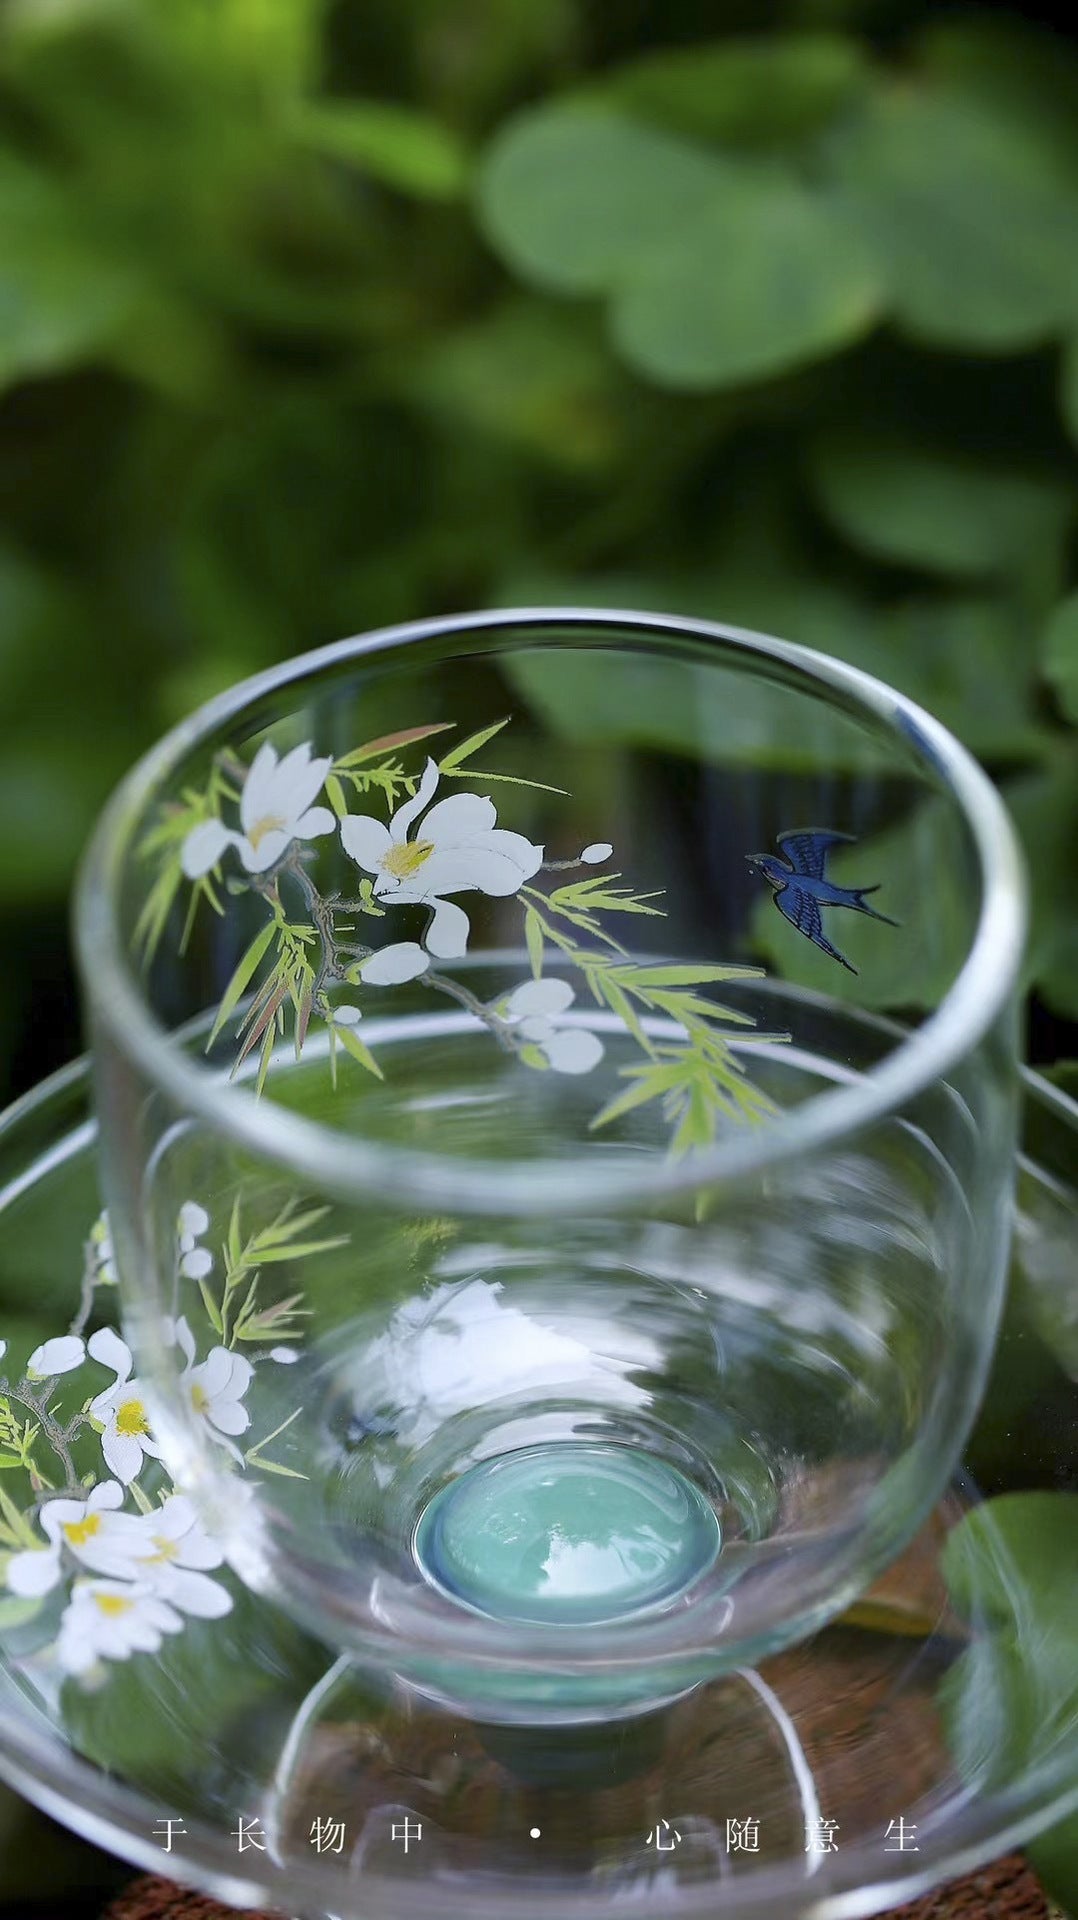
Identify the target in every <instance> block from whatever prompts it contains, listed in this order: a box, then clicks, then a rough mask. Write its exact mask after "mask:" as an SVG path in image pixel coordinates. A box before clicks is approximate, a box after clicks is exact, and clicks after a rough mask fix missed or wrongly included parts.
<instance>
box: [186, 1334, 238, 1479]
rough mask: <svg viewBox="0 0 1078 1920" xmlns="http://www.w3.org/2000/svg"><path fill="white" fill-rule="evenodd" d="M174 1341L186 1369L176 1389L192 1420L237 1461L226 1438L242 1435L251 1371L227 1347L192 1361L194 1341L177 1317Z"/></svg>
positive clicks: (236, 1450)
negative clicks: (180, 1394)
mask: <svg viewBox="0 0 1078 1920" xmlns="http://www.w3.org/2000/svg"><path fill="white" fill-rule="evenodd" d="M176 1341H177V1344H178V1346H179V1348H180V1350H181V1352H182V1353H183V1356H184V1359H185V1361H186V1365H185V1367H184V1370H183V1372H182V1374H181V1375H180V1389H181V1391H182V1392H183V1393H184V1394H185V1395H186V1396H187V1399H188V1401H189V1402H190V1406H191V1411H192V1412H193V1413H194V1415H195V1417H196V1419H198V1420H199V1421H201V1422H203V1423H204V1425H205V1427H206V1431H207V1432H208V1433H209V1435H210V1437H211V1439H213V1440H216V1441H218V1442H219V1444H220V1445H222V1446H224V1447H226V1448H227V1449H228V1451H229V1452H230V1453H231V1454H233V1455H234V1457H235V1458H236V1459H241V1458H242V1455H241V1454H240V1451H239V1448H238V1447H234V1446H233V1445H232V1443H231V1440H230V1439H229V1438H228V1436H229V1435H232V1434H238V1433H246V1431H247V1429H248V1427H249V1426H250V1424H251V1416H250V1414H249V1413H248V1411H247V1408H246V1407H245V1406H244V1404H243V1396H244V1394H245V1393H246V1392H247V1389H248V1387H249V1386H250V1384H251V1381H252V1379H253V1378H254V1368H253V1366H252V1365H251V1362H250V1361H249V1360H248V1359H246V1358H245V1357H244V1355H243V1354H242V1353H230V1352H229V1350H228V1348H227V1347H213V1348H212V1349H211V1350H210V1352H209V1353H208V1354H207V1355H206V1358H205V1360H201V1361H196V1358H195V1351H196V1350H195V1338H194V1335H193V1333H192V1332H191V1329H190V1327H189V1326H188V1324H187V1321H186V1319H184V1318H183V1316H182V1315H181V1317H180V1318H179V1319H178V1320H177V1322H176Z"/></svg>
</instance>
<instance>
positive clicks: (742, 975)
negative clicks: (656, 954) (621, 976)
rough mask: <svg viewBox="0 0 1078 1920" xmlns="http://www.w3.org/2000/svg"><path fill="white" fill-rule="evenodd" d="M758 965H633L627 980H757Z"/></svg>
mask: <svg viewBox="0 0 1078 1920" xmlns="http://www.w3.org/2000/svg"><path fill="white" fill-rule="evenodd" d="M760 972H761V969H760V968H759V967H724V966H711V967H701V966H697V965H696V964H695V962H694V963H691V964H689V965H687V966H676V967H634V968H633V971H632V977H631V980H630V982H629V984H630V985H632V986H634V987H699V986H703V985H705V984H706V982H708V981H709V980H758V979H759V978H760Z"/></svg>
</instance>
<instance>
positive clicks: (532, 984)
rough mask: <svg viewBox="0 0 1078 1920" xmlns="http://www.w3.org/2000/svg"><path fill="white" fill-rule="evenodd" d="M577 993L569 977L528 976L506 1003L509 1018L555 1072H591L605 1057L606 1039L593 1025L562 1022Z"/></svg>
mask: <svg viewBox="0 0 1078 1920" xmlns="http://www.w3.org/2000/svg"><path fill="white" fill-rule="evenodd" d="M575 999H576V995H575V993H574V992H573V989H572V987H571V986H570V985H569V982H568V980H562V979H556V978H551V979H547V980H525V982H524V984H523V986H520V987H514V989H513V991H512V993H511V994H510V995H509V998H508V1000H507V1001H506V1003H505V1019H506V1020H507V1021H508V1022H509V1023H510V1025H511V1026H513V1027H514V1028H515V1029H516V1031H517V1032H518V1033H519V1034H520V1036H521V1038H522V1039H523V1040H527V1041H529V1042H530V1044H531V1045H532V1046H534V1047H538V1049H539V1051H540V1053H541V1054H542V1055H543V1058H544V1059H545V1061H546V1064H547V1066H548V1067H553V1069H554V1071H555V1073H590V1072H591V1070H592V1068H593V1067H596V1066H598V1064H599V1061H600V1060H601V1059H602V1057H603V1043H602V1041H601V1040H600V1038H599V1036H598V1034H597V1033H593V1032H592V1030H591V1028H590V1027H585V1026H572V1027H568V1026H565V1025H564V1024H562V1018H561V1016H563V1015H564V1014H565V1013H566V1012H567V1011H568V1009H569V1008H570V1007H571V1006H572V1004H573V1001H574V1000H575Z"/></svg>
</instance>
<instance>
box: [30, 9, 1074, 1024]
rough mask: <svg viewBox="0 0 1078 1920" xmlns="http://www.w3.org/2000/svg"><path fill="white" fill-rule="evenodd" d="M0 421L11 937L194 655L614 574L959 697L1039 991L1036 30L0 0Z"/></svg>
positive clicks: (1046, 341)
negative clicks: (1022, 911) (1018, 853)
mask: <svg viewBox="0 0 1078 1920" xmlns="http://www.w3.org/2000/svg"><path fill="white" fill-rule="evenodd" d="M0 433H2V436H3V450H4V457H3V459H2V460H0V695H2V705H0V714H2V715H3V725H4V727H5V729H6V731H5V733H4V735H3V739H2V746H0V807H2V808H3V810H4V817H5V818H6V819H7V820H8V822H9V823H10V824H9V830H8V831H7V832H6V833H5V834H4V835H3V837H2V838H0V925H6V926H8V927H9V928H11V927H14V926H22V927H25V926H26V924H27V923H28V921H29V923H30V924H32V925H33V926H35V927H37V928H39V929H40V930H41V939H42V946H43V945H44V940H45V935H46V933H47V935H48V941H49V945H50V949H51V948H52V947H54V946H55V944H56V928H57V926H58V925H59V918H58V916H59V914H60V912H61V911H62V902H63V900H64V896H65V894H66V890H67V888H68V886H69V882H70V878H71V873H72V868H73V864H74V861H75V858H76V856H77V853H78V850H79V848H80V846H81V844H82V842H83V840H84V838H85V835H86V831H87V827H88V823H89V821H90V819H91V817H92V815H93V813H94V811H95V809H96V808H97V806H98V805H99V803H100V802H101V800H102V799H103V797H104V795H105V793H106V791H107V790H108V788H109V786H110V785H111V784H112V783H113V782H114V781H115V779H116V778H117V777H118V776H119V775H120V773H121V772H122V771H123V770H124V768H125V767H126V766H127V765H128V764H129V763H130V762H131V760H132V759H133V758H134V757H135V755H136V754H137V753H138V752H139V751H140V750H141V749H142V748H143V747H144V746H146V745H147V744H148V743H149V741H150V740H151V739H152V738H153V737H154V736H155V735H156V734H157V733H159V732H160V731H161V730H162V729H163V728H164V727H166V726H167V725H169V724H170V723H171V722H173V721H174V720H176V719H177V718H179V717H180V716H181V715H182V714H183V713H184V712H186V711H187V710H188V709H189V708H190V707H191V706H193V705H194V704H196V703H197V702H198V701H200V700H201V699H203V698H204V697H206V696H208V695H210V694H211V693H213V692H214V691H215V690H217V689H218V688H220V687H222V686H224V685H227V684H228V683H229V682H231V681H233V680H235V679H236V678H238V677H240V676H242V675H244V674H246V673H248V672H250V671H252V670H254V669H257V668H259V667H261V666H264V665H266V664H268V663H270V662H273V661H275V660H277V659H280V658H283V657H286V656H287V655H289V654H291V653H294V652H296V651H298V650H301V649H303V648H305V647H308V646H311V645H314V644H317V643H319V642H322V641H326V640H329V639H332V638H335V637H337V636H339V635H341V634H343V633H348V632H355V631H357V630H359V629H362V628H363V627H366V626H369V625H373V624H378V623H381V622H386V621H392V620H395V619H399V618H406V617H411V616H414V615H417V614H421V613H424V612H432V611H439V610H444V609H448V608H453V607H461V606H468V605H482V604H489V603H491V602H492V601H501V602H505V601H507V600H511V599H513V598H514V597H516V596H517V595H518V594H521V593H524V592H526V593H527V594H528V595H529V596H531V595H535V594H538V595H539V596H540V597H545V598H559V599H560V598H563V597H564V598H579V599H583V600H589V599H590V600H593V601H594V600H597V599H602V598H604V597H605V596H606V595H607V594H608V592H610V590H611V587H612V585H613V584H614V583H620V585H621V586H622V587H623V589H624V590H622V591H619V592H618V593H617V594H616V596H615V597H616V598H618V599H620V600H621V601H622V602H624V601H625V600H626V598H627V597H631V598H633V599H635V600H636V601H637V603H638V604H641V605H649V606H658V607H669V608H674V609H681V610H690V611H696V612H700V613H703V614H707V615H710V616H712V617H715V618H719V619H722V618H728V619H732V620H735V621H738V622H741V623H742V624H748V625H758V626H762V627H765V628H771V629H772V630H780V631H782V632H784V633H786V634H788V635H789V636H790V637H792V638H795V639H803V640H805V641H807V642H808V643H809V644H812V645H817V646H822V647H824V648H826V649H828V650H830V651H832V652H835V653H838V654H841V655H843V656H845V657H847V658H851V659H854V660H857V661H859V662H862V663H863V664H865V665H866V666H869V667H870V668H871V669H872V670H873V671H876V672H879V673H881V674H883V675H884V676H885V677H888V678H890V679H892V680H893V681H894V682H895V683H897V684H898V685H900V686H902V687H904V688H906V689H907V690H908V691H909V692H910V693H912V694H914V695H915V696H918V697H920V698H922V699H923V700H924V702H925V703H926V705H928V706H929V707H931V708H933V709H935V710H936V711H938V712H939V713H940V715H941V716H942V717H943V718H944V719H946V720H947V721H949V722H950V724H951V725H952V726H954V727H955V728H956V729H957V730H958V732H959V733H960V734H962V735H964V737H965V738H966V739H967V741H968V743H969V744H970V745H971V747H972V748H973V749H974V750H975V751H977V752H978V753H980V754H981V756H982V757H983V758H985V759H986V761H987V762H988V764H989V765H990V767H991V769H992V771H993V772H994V773H995V774H996V775H997V776H998V777H999V778H1000V779H1001V781H1002V783H1003V786H1004V790H1005V792H1006V793H1007V795H1008V797H1009V798H1010V799H1011V800H1012V803H1013V804H1014V806H1015V808H1016V812H1017V815H1018V819H1019V823H1020V825H1021V826H1022V827H1023V830H1024V832H1025V834H1026V837H1027V842H1028V844H1029V847H1030V852H1031V854H1032V856H1033V862H1034V871H1035V880H1036V884H1037V907H1036V923H1035V937H1034V943H1033V951H1032V957H1031V976H1032V978H1033V979H1034V980H1035V981H1036V983H1037V985H1038V987H1039V991H1040V994H1041V997H1042V1000H1043V1001H1044V1002H1046V1003H1047V1005H1048V1007H1049V1008H1050V1009H1051V1010H1052V1011H1053V1012H1054V1013H1055V1014H1056V1015H1062V1016H1069V1017H1074V1016H1076V1015H1078V905H1076V901H1075V891H1076V890H1075V887H1074V871H1075V858H1074V856H1075V850H1076V846H1078V772H1076V760H1078V755H1076V753H1075V734H1074V732H1073V730H1072V724H1073V723H1075V722H1076V721H1078V597H1076V596H1075V593H1074V578H1073V559H1074V530H1075V528H1074V521H1075V506H1076V503H1078V484H1076V476H1075V463H1074V444H1073V443H1074V439H1075V437H1078V60H1076V57H1075V52H1074V50H1073V48H1072V47H1071V46H1070V45H1069V44H1068V43H1067V42H1065V41H1063V40H1060V39H1058V38H1055V37H1054V36H1053V35H1051V34H1050V33H1049V32H1048V30H1047V29H1044V30H1040V31H1037V30H1034V29H1032V28H1030V27H1029V26H1024V25H1022V23H1021V22H1020V21H1018V20H1017V19H1009V18H1007V17H1006V16H1005V15H1001V14H999V13H994V14H987V13H986V14H981V15H978V14H976V13H960V14H956V15H954V16H951V15H950V14H949V13H948V12H946V11H944V10H941V9H940V8H938V7H933V6H929V5H927V4H926V5H924V6H923V7H921V8H918V7H917V6H916V5H909V4H907V5H904V6H901V7H896V6H895V5H893V4H889V3H888V0H784V4H766V5H763V6H756V7H753V8H748V7H747V6H746V5H742V4H739V3H738V0H724V4H722V5H718V6H715V5H712V6H706V5H704V4H703V0H672V3H671V5H669V6H668V7H666V8H662V9H646V8H643V7H641V6H632V7H628V8H623V9H618V8H614V9H602V8H600V7H599V6H598V5H596V4H595V3H594V0H365V4H364V5H363V6H362V7H355V6H351V5H347V4H330V3H329V0H7V4H6V5H5V7H4V9H3V12H2V14H0ZM31 984H35V1001H34V1008H35V1010H36V1012H37V1013H38V1015H40V1009H41V981H40V978H38V979H37V981H36V982H35V983H31V981H30V978H29V970H28V972H27V979H26V980H25V981H24V982H20V981H19V980H18V979H14V980H10V979H9V980H8V981H6V982H5V983H2V984H0V994H4V993H6V994H7V996H8V1002H7V1005H6V1008H5V1007H3V1006H2V1005H0V1015H2V1014H5V1013H6V1021H5V1024H6V1028H7V1031H8V1033H9V1035H14V1034H16V1033H19V1032H23V1031H25V1028H26V1025H27V1021H28V1019H29V1017H30V1011H31V1002H30V994H29V989H30V985H31ZM65 991H66V988H65ZM65 1050H67V1049H66V1048H65Z"/></svg>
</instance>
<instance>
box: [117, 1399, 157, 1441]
mask: <svg viewBox="0 0 1078 1920" xmlns="http://www.w3.org/2000/svg"><path fill="white" fill-rule="evenodd" d="M116 1431H117V1433H149V1431H150V1422H149V1419H148V1418H147V1414H146V1409H145V1407H144V1406H143V1404H142V1401H141V1400H125V1401H124V1402H123V1405H122V1406H119V1407H117V1409H116Z"/></svg>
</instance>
